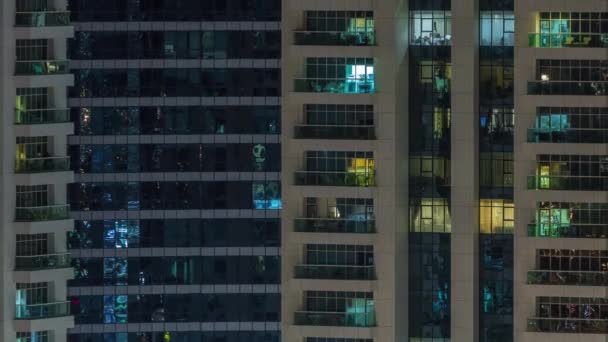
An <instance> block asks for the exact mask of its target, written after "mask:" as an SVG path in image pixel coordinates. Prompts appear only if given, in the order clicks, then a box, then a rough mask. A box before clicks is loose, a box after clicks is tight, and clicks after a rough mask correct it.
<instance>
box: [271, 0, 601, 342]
mask: <svg viewBox="0 0 608 342" xmlns="http://www.w3.org/2000/svg"><path fill="white" fill-rule="evenodd" d="M282 10H283V17H282V23H283V26H282V28H283V32H282V37H283V47H282V49H283V56H282V58H283V59H282V73H283V83H282V87H283V93H282V95H283V106H282V111H283V131H282V132H283V133H282V134H283V158H282V163H283V168H282V171H283V173H282V177H283V184H282V188H283V204H284V210H283V215H282V227H283V234H282V258H283V259H282V260H283V262H282V263H283V265H282V296H283V304H282V308H283V312H282V319H283V321H282V326H283V331H282V336H283V340H284V341H304V342H372V341H373V342H385V341H391V342H392V341H411V342H446V341H458V342H461V341H462V342H469V341H487V342H490V341H492V342H503V341H504V342H507V341H518V342H519V341H538V340H542V341H549V340H554V339H557V340H560V341H570V340H572V339H577V340H579V339H580V340H585V341H600V340H605V338H606V334H608V328H607V326H608V324H606V322H607V321H608V297H607V296H606V293H605V289H606V286H608V281H607V280H606V274H607V273H608V257H607V256H608V245H606V240H605V239H606V237H607V236H608V235H607V233H606V229H607V228H606V227H608V197H606V191H607V190H608V185H606V179H607V177H608V151H607V150H606V144H607V143H608V140H606V139H607V138H606V134H605V133H606V131H607V130H608V121H606V120H605V118H604V116H605V115H606V113H607V111H608V58H607V57H608V2H606V1H605V0H600V1H591V0H582V1H571V2H555V1H551V2H549V1H540V2H539V1H527V0H476V1H472V0H466V1H457V2H456V1H454V2H451V1H450V0H409V1H396V0H395V1H393V0H385V1H365V0H363V1H340V0H325V1H298V0H286V1H283V9H282ZM606 118H608V117H606ZM557 285H562V286H557ZM573 334H579V335H573ZM582 334H584V335H582Z"/></svg>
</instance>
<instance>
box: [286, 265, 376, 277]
mask: <svg viewBox="0 0 608 342" xmlns="http://www.w3.org/2000/svg"><path fill="white" fill-rule="evenodd" d="M295 277H296V278H299V279H335V280H375V279H376V271H375V267H374V266H353V265H297V266H296V269H295Z"/></svg>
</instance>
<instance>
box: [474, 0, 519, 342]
mask: <svg viewBox="0 0 608 342" xmlns="http://www.w3.org/2000/svg"><path fill="white" fill-rule="evenodd" d="M479 23H480V27H479V35H480V37H479V44H480V46H479V64H480V65H479V155H480V162H479V165H480V166H479V167H480V170H479V173H480V180H479V197H480V198H479V202H480V208H479V214H480V217H479V229H480V231H479V233H480V235H479V244H480V245H479V253H480V256H479V263H480V265H479V282H480V284H479V330H480V331H479V341H483V342H507V341H513V331H512V330H513V225H514V203H513V127H514V125H513V120H514V112H513V108H514V106H513V40H514V39H513V35H514V15H513V1H512V0H482V1H480V11H479Z"/></svg>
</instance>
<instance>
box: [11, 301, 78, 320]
mask: <svg viewBox="0 0 608 342" xmlns="http://www.w3.org/2000/svg"><path fill="white" fill-rule="evenodd" d="M66 316H70V302H57V303H44V304H30V305H17V306H16V309H15V319H17V320H23V319H26V320H32V319H45V318H54V317H66Z"/></svg>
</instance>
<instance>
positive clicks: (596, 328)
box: [527, 317, 608, 334]
mask: <svg viewBox="0 0 608 342" xmlns="http://www.w3.org/2000/svg"><path fill="white" fill-rule="evenodd" d="M527 330H528V331H530V332H549V333H561V334H563V333H575V334H608V320H606V319H593V318H548V317H534V318H528V328H527Z"/></svg>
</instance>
